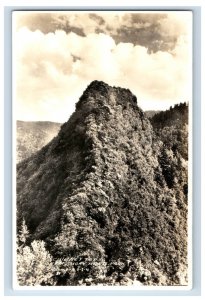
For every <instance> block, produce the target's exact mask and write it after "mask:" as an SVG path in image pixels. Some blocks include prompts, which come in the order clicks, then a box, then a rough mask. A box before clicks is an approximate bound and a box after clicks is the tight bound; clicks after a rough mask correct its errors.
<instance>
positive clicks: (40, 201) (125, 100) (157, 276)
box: [17, 81, 188, 285]
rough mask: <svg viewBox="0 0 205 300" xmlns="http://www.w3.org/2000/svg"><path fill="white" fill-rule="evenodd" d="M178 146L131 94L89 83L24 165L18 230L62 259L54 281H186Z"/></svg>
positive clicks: (182, 161)
mask: <svg viewBox="0 0 205 300" xmlns="http://www.w3.org/2000/svg"><path fill="white" fill-rule="evenodd" d="M154 117H155V116H154ZM185 121H186V120H185ZM153 122H154V121H153ZM185 123H186V122H185ZM153 124H154V123H153ZM155 127H157V126H155ZM160 128H161V127H160ZM155 130H156V129H155ZM172 144H173V145H174V143H172ZM172 144H171V146H169V145H167V144H166V141H165V140H163V139H161V137H160V135H159V134H157V133H155V131H154V129H153V126H152V124H151V122H150V121H149V119H148V118H147V117H146V115H145V114H144V112H143V111H142V110H141V109H140V108H139V107H138V105H137V98H136V97H135V96H134V95H133V94H132V93H131V92H130V91H129V90H127V89H122V88H117V87H110V86H108V85H107V84H105V83H103V82H99V81H93V82H92V83H91V84H90V85H89V86H88V88H87V89H86V90H85V92H84V93H83V95H82V96H81V98H80V100H79V102H78V103H77V105H76V111H75V112H74V113H73V115H72V116H71V117H70V119H69V120H68V121H67V122H66V123H65V124H63V125H62V127H61V129H60V132H59V134H58V135H57V136H56V137H55V138H54V139H53V140H52V141H51V142H50V143H48V144H47V145H46V146H44V147H43V148H42V149H41V150H40V151H38V152H37V153H35V154H33V155H32V156H31V157H30V158H28V159H26V160H24V161H22V162H21V163H19V164H18V166H17V175H18V176H17V209H18V230H19V231H20V229H21V224H22V222H23V220H25V223H26V225H27V227H28V230H29V232H30V235H29V238H28V239H27V245H30V243H31V242H32V241H33V240H43V241H44V242H45V245H46V249H47V251H49V253H50V254H51V255H52V259H53V262H54V263H55V262H56V261H59V259H60V260H61V262H63V271H62V270H61V271H59V272H57V273H55V274H53V278H54V282H55V284H56V285H82V284H85V285H95V284H103V285H127V284H136V283H139V284H144V285H179V284H187V187H188V185H187V160H186V158H187V157H185V156H184V153H182V152H181V149H180V147H179V148H178V147H177V145H178V144H177V141H176V147H175V148H174V149H172V146H173V145H172ZM42 284H47V283H46V282H45V281H43V280H42Z"/></svg>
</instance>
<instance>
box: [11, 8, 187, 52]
mask: <svg viewBox="0 0 205 300" xmlns="http://www.w3.org/2000/svg"><path fill="white" fill-rule="evenodd" d="M184 16H185V17H184ZM185 18H186V13H183V12H169V13H168V12H155V13H153V12H107V11H106V12H105V11H104V12H97V13H93V12H91V13H86V12H66V13H65V12H54V13H49V12H42V13H39V12H27V13H26V14H25V13H19V14H18V20H17V27H23V26H26V27H28V28H29V29H30V30H32V31H35V30H40V31H42V32H43V33H48V32H55V31H56V30H59V29H61V30H63V31H65V32H66V33H69V32H74V33H76V34H78V35H80V36H86V35H88V34H90V33H104V34H107V35H109V36H111V37H112V38H113V39H114V40H115V42H116V43H120V42H123V43H132V44H134V45H140V46H144V47H146V48H147V50H148V52H157V51H168V50H170V49H171V50H172V49H173V48H174V47H175V45H176V43H177V39H178V37H179V36H180V35H181V34H183V33H184V32H185V31H186V30H187V26H186V25H187V24H186V22H185Z"/></svg>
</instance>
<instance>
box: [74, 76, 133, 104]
mask: <svg viewBox="0 0 205 300" xmlns="http://www.w3.org/2000/svg"><path fill="white" fill-rule="evenodd" d="M87 102H92V105H93V106H95V107H100V106H103V105H106V104H107V105H110V106H117V105H121V106H123V107H126V106H127V105H129V104H131V105H132V106H137V97H136V96H135V95H133V94H132V93H131V91H130V90H129V89H125V88H121V87H115V86H114V87H112V86H109V85H108V84H107V83H105V82H103V81H97V80H94V81H92V82H91V83H90V84H89V85H88V87H87V88H86V90H85V91H84V93H83V95H82V96H81V97H80V100H79V102H78V103H77V104H76V108H79V107H81V105H82V104H85V103H87Z"/></svg>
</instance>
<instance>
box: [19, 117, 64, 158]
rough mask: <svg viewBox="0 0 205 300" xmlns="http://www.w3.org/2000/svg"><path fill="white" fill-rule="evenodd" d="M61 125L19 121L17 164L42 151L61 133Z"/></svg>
mask: <svg viewBox="0 0 205 300" xmlns="http://www.w3.org/2000/svg"><path fill="white" fill-rule="evenodd" d="M60 126H61V124H60V123H55V122H49V121H19V120H18V121H17V122H16V137H17V149H16V154H17V157H16V160H17V162H20V161H22V160H23V159H26V158H28V157H29V156H31V155H32V154H33V153H35V152H36V151H38V150H40V149H41V148H42V147H43V146H45V145H46V144H47V143H48V142H50V140H51V139H52V138H53V137H54V136H56V135H57V134H58V132H59V129H60Z"/></svg>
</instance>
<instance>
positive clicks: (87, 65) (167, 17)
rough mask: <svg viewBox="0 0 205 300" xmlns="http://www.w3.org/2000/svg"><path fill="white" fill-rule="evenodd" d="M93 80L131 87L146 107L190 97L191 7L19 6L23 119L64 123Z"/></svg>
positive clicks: (16, 52)
mask: <svg viewBox="0 0 205 300" xmlns="http://www.w3.org/2000/svg"><path fill="white" fill-rule="evenodd" d="M93 80H102V81H104V82H106V83H107V84H109V85H111V86H120V87H124V88H128V89H130V90H131V92H132V93H133V94H135V95H136V96H137V99H138V105H139V106H140V107H141V108H142V109H143V110H165V109H168V108H169V107H170V106H173V105H174V104H176V103H180V102H190V101H191V100H192V99H191V98H192V14H191V12H182V11H181V12H167V11H164V12H156V11H155V12H119V11H118V12H117V11H112V12H102V11H95V12H79V11H78V12H66V11H62V12H60V11H58V12H40V11H39V12H28V11H24V12H14V13H13V95H14V105H15V115H16V119H18V120H27V121H38V120H39V121H45V120H46V121H54V122H65V121H67V120H68V118H69V116H70V115H71V114H72V113H73V112H74V110H75V103H76V102H77V101H78V100H79V97H80V96H81V95H82V93H83V91H84V90H85V89H86V87H87V86H88V85H89V84H90V82H91V81H93Z"/></svg>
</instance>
